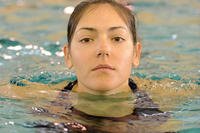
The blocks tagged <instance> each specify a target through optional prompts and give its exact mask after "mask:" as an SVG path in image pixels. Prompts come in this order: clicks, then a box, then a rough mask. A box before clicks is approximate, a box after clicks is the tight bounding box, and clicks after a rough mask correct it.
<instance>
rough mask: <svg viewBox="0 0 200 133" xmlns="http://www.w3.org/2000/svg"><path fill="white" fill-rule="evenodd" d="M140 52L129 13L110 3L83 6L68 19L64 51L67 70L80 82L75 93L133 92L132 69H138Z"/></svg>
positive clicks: (104, 0) (105, 0) (98, 1)
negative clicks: (130, 83) (69, 69)
mask: <svg viewBox="0 0 200 133" xmlns="http://www.w3.org/2000/svg"><path fill="white" fill-rule="evenodd" d="M141 49H142V45H141V43H140V42H139V41H138V40H137V34H136V25H135V16H134V15H133V13H132V12H131V11H130V10H129V9H127V8H125V7H124V6H123V5H121V4H118V3H116V2H114V1H111V0H92V1H85V2H82V3H81V4H79V5H78V6H77V7H76V8H75V10H74V12H73V13H72V15H71V17H70V19H69V23H68V44H67V45H65V46H64V49H63V51H64V54H65V61H66V64H67V67H68V68H73V69H74V71H75V73H76V76H77V79H78V82H77V87H76V88H73V89H72V91H76V92H87V93H91V94H103V95H109V94H115V93H119V92H128V91H131V89H130V87H129V85H128V83H129V78H130V74H131V69H132V67H137V66H138V65H139V60H140V55H141Z"/></svg>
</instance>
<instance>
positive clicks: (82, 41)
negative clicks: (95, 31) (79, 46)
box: [79, 38, 93, 43]
mask: <svg viewBox="0 0 200 133" xmlns="http://www.w3.org/2000/svg"><path fill="white" fill-rule="evenodd" d="M91 41H93V39H91V38H83V39H81V40H80V41H79V42H81V43H88V42H91Z"/></svg>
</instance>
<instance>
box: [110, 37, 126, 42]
mask: <svg viewBox="0 0 200 133" xmlns="http://www.w3.org/2000/svg"><path fill="white" fill-rule="evenodd" d="M112 40H113V41H115V42H122V41H125V39H124V38H122V37H113V38H112Z"/></svg>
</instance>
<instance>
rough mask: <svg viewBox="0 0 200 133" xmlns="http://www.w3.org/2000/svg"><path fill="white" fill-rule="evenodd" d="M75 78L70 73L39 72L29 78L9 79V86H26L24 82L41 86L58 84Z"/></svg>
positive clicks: (17, 77)
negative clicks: (40, 84)
mask: <svg viewBox="0 0 200 133" xmlns="http://www.w3.org/2000/svg"><path fill="white" fill-rule="evenodd" d="M75 79H76V76H75V75H74V74H72V73H68V74H65V73H55V72H41V73H40V74H35V75H31V76H28V75H26V76H16V77H13V78H12V79H10V84H13V85H17V86H27V84H26V83H24V81H29V82H36V83H42V84H58V83H60V82H63V81H65V80H75Z"/></svg>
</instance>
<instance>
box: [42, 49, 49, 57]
mask: <svg viewBox="0 0 200 133" xmlns="http://www.w3.org/2000/svg"><path fill="white" fill-rule="evenodd" d="M41 53H42V54H44V55H46V56H51V52H49V51H47V50H44V49H41Z"/></svg>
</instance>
